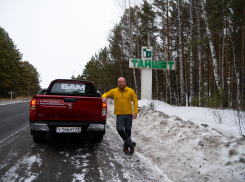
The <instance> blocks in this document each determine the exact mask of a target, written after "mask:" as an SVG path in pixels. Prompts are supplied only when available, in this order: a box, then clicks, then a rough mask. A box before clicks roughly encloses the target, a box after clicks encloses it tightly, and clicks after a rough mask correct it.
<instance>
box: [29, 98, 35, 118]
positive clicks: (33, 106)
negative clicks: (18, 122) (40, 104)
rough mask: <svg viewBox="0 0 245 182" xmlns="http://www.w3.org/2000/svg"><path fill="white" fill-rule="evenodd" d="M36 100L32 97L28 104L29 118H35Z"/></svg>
mask: <svg viewBox="0 0 245 182" xmlns="http://www.w3.org/2000/svg"><path fill="white" fill-rule="evenodd" d="M36 104H37V100H36V99H32V100H31V104H30V118H35V114H36Z"/></svg>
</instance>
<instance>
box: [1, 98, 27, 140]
mask: <svg viewBox="0 0 245 182" xmlns="http://www.w3.org/2000/svg"><path fill="white" fill-rule="evenodd" d="M29 106H30V102H22V103H16V104H8V105H1V106H0V141H2V140H4V139H6V138H7V137H9V136H10V135H12V134H13V133H15V132H17V131H19V130H20V129H22V128H23V127H26V126H27V125H29V122H28V121H29V120H28V119H29Z"/></svg>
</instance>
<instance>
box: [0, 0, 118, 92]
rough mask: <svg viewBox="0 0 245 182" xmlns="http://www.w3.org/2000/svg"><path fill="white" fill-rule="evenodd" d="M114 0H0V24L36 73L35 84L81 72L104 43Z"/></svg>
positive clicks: (115, 8)
mask: <svg viewBox="0 0 245 182" xmlns="http://www.w3.org/2000/svg"><path fill="white" fill-rule="evenodd" d="M116 2H117V1H116V0H103V1H102V0H87V1H85V0H0V26H1V27H2V28H3V29H4V30H5V31H7V32H8V34H9V37H10V38H11V39H12V40H13V42H14V43H15V45H16V46H17V48H18V49H19V51H20V52H21V53H22V54H23V59H22V60H23V61H29V62H30V63H31V64H32V65H33V66H34V67H35V68H37V71H38V72H39V73H40V75H41V76H40V79H41V80H42V82H41V87H42V88H47V87H48V85H49V83H50V81H51V80H54V79H58V78H63V79H70V78H71V76H72V75H73V74H74V76H77V75H78V74H81V73H82V70H83V69H84V66H85V65H86V63H87V62H88V61H89V60H90V58H91V57H92V55H94V54H95V53H97V52H98V51H99V50H100V49H101V48H104V47H105V46H108V41H107V38H108V35H109V32H110V30H111V29H112V28H113V27H114V25H115V23H116V22H119V20H120V16H121V15H122V11H121V9H120V7H119V6H118V5H117V3H116Z"/></svg>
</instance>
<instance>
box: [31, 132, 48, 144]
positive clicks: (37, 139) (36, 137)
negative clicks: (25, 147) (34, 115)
mask: <svg viewBox="0 0 245 182" xmlns="http://www.w3.org/2000/svg"><path fill="white" fill-rule="evenodd" d="M32 136H33V141H34V142H35V143H41V142H44V141H45V136H46V134H45V133H44V134H42V135H32Z"/></svg>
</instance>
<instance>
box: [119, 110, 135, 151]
mask: <svg viewBox="0 0 245 182" xmlns="http://www.w3.org/2000/svg"><path fill="white" fill-rule="evenodd" d="M132 117H133V116H132V114H128V115H117V132H118V134H119V135H120V136H121V138H122V139H123V140H124V144H123V146H124V148H125V147H130V146H131V145H132V140H131V139H130V137H131V128H132Z"/></svg>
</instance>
